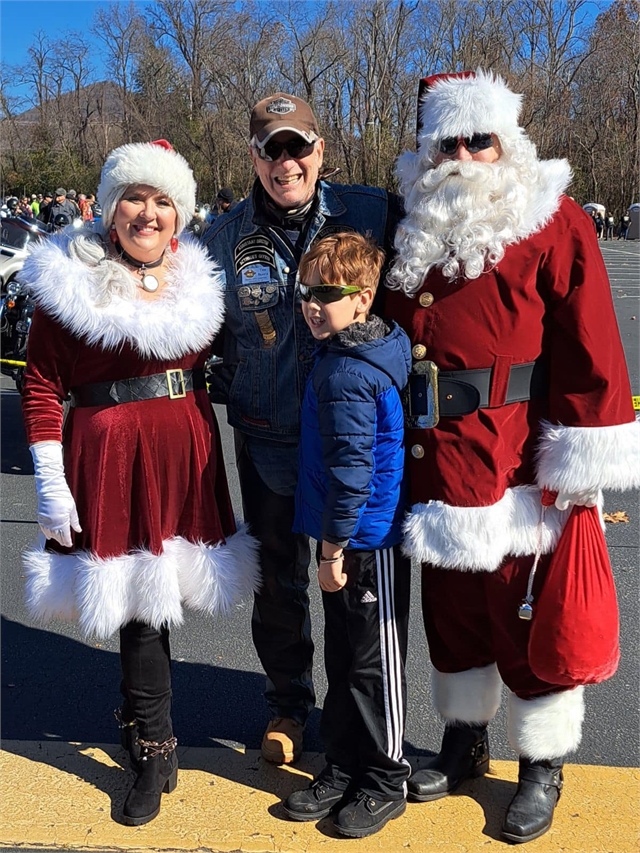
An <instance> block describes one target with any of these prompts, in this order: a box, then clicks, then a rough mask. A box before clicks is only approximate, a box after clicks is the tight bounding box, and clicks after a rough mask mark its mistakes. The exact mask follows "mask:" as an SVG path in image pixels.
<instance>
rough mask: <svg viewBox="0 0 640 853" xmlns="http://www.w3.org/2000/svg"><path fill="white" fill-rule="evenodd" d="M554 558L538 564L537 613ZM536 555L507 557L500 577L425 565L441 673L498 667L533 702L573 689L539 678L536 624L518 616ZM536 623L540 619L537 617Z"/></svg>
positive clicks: (426, 609)
mask: <svg viewBox="0 0 640 853" xmlns="http://www.w3.org/2000/svg"><path fill="white" fill-rule="evenodd" d="M550 560H551V554H548V555H543V556H542V557H541V559H540V562H539V563H538V568H537V570H536V575H535V581H534V585H533V596H534V602H533V608H534V614H535V606H536V604H535V601H536V599H537V597H538V595H539V594H540V590H541V589H542V585H543V583H544V578H545V575H546V573H547V569H548V566H549V562H550ZM532 564H533V556H527V557H517V558H507V559H506V560H505V561H504V563H503V564H502V566H501V567H500V568H499V569H498V570H497V571H495V572H469V571H458V570H457V569H441V568H438V567H436V566H432V565H430V564H428V563H426V564H423V566H422V615H423V619H424V627H425V631H426V634H427V640H428V643H429V654H430V657H431V662H432V664H433V665H434V667H435V668H436V669H437V670H439V671H440V672H445V673H453V672H464V671H466V670H468V669H473V668H475V667H485V666H488V665H489V664H493V663H495V664H497V667H498V671H499V673H500V677H501V678H502V680H503V681H504V683H505V684H506V685H507V687H508V688H509V690H511V691H512V692H513V693H515V694H516V696H518V697H519V698H520V699H532V698H534V697H536V696H541V695H544V694H548V693H553V692H556V691H558V690H566V689H567V685H566V684H565V685H562V686H560V685H557V684H550V683H549V682H547V681H541V680H540V679H539V678H537V677H536V676H535V675H534V674H533V672H532V671H531V668H530V667H529V660H528V653H527V647H528V644H529V631H530V628H531V622H528V621H526V620H524V619H520V618H519V617H518V607H519V606H520V604H521V602H522V600H523V598H524V597H525V595H526V592H527V583H528V580H529V573H530V571H531V566H532ZM534 618H535V615H534Z"/></svg>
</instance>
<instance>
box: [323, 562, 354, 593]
mask: <svg viewBox="0 0 640 853" xmlns="http://www.w3.org/2000/svg"><path fill="white" fill-rule="evenodd" d="M343 567H344V557H338V558H337V560H336V562H333V563H325V562H322V561H321V562H320V565H319V566H318V583H319V584H320V589H323V590H324V591H325V592H338V591H339V590H341V589H342V587H343V586H344V585H345V584H346V582H347V576H346V575H345V573H344V572H343V571H342V569H343Z"/></svg>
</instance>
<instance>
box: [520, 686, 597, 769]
mask: <svg viewBox="0 0 640 853" xmlns="http://www.w3.org/2000/svg"><path fill="white" fill-rule="evenodd" d="M583 720H584V687H582V686H580V687H574V688H573V689H572V690H563V691H562V692H560V693H551V694H548V695H547V696H538V697H536V698H534V699H520V698H519V697H518V696H516V695H515V693H509V704H508V706H507V732H508V735H509V743H510V744H511V746H512V747H513V748H514V749H515V751H516V752H517V753H518V755H521V756H522V757H523V758H529V759H530V760H531V761H548V760H549V759H551V758H563V757H564V756H565V755H567V753H569V752H575V750H576V749H577V748H578V747H579V746H580V741H581V740H582V721H583Z"/></svg>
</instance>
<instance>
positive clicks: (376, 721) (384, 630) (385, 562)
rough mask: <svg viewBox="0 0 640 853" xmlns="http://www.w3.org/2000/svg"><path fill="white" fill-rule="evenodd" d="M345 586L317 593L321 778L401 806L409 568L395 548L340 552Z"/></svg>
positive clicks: (406, 771)
mask: <svg viewBox="0 0 640 853" xmlns="http://www.w3.org/2000/svg"><path fill="white" fill-rule="evenodd" d="M344 566H345V568H344V571H345V573H346V574H347V576H348V581H347V584H346V586H345V587H344V588H343V589H342V590H340V591H339V592H323V593H322V603H323V606H324V613H325V631H324V650H325V652H324V654H325V665H326V669H327V680H328V683H329V689H328V692H327V697H326V699H325V703H324V709H323V712H322V724H321V732H322V738H323V740H324V744H325V747H326V755H327V765H328V766H327V768H326V771H325V774H323V775H326V774H327V773H328V774H329V775H332V776H333V777H334V780H335V782H337V783H338V786H339V787H343V786H344V787H346V783H347V782H350V783H351V784H353V785H354V786H355V787H357V788H359V789H360V790H363V791H365V792H366V793H367V794H369V795H370V796H372V797H374V798H377V799H383V800H399V799H402V798H403V797H404V796H405V794H406V788H405V782H406V780H407V779H408V777H409V774H410V768H409V765H408V763H407V762H406V761H405V760H404V759H403V757H402V741H403V737H404V724H405V716H406V708H405V706H406V681H405V661H406V657H407V629H408V621H409V591H410V584H411V564H410V561H409V560H408V559H407V558H406V557H404V556H402V555H401V553H400V548H399V547H396V548H389V549H385V550H380V551H345V561H344Z"/></svg>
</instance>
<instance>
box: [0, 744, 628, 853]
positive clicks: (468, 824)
mask: <svg viewBox="0 0 640 853" xmlns="http://www.w3.org/2000/svg"><path fill="white" fill-rule="evenodd" d="M178 752H179V758H180V771H179V779H178V787H177V789H176V790H175V791H174V792H173V793H172V794H170V795H164V796H163V803H162V810H161V812H160V815H159V816H158V817H157V818H156V820H154V821H152V822H151V823H149V824H147V825H146V826H141V827H135V828H132V827H126V826H123V825H121V824H120V823H117V822H116V819H117V815H118V813H119V811H120V809H121V807H122V803H123V801H124V798H125V795H126V792H127V790H128V787H129V786H130V784H131V780H132V775H131V772H130V771H128V770H124V769H123V768H122V766H121V762H122V763H124V761H125V756H124V753H123V752H122V750H120V749H119V748H118V747H116V746H105V745H95V744H93V745H88V744H68V743H60V742H56V743H52V742H33V741H4V743H3V752H2V753H0V779H1V781H0V793H1V799H0V817H1V826H0V848H2V847H10V846H18V845H22V846H23V847H24V848H25V849H30V848H34V849H36V848H38V847H41V848H42V847H47V848H53V849H55V850H63V849H66V850H69V849H71V850H74V851H79V850H86V851H100V853H107V851H112V850H113V851H115V850H118V851H129V852H130V853H133V851H139V853H141V851H151V850H155V851H157V850H162V851H169V850H170V851H180V853H182V851H205V850H206V851H216V853H230V851H236V853H237V852H238V851H243V853H245V851H246V853H266V851H269V853H281V851H282V853H285V851H286V853H336V851H337V850H339V851H340V853H342V851H344V853H350V851H359V853H364V851H366V853H463V851H464V853H486V851H487V850H498V849H500V850H505V851H506V850H509V849H513V848H510V847H509V845H506V844H505V843H504V842H501V841H500V840H499V831H500V825H501V822H502V817H503V814H504V811H505V809H506V807H507V805H508V803H509V801H510V799H511V797H512V796H513V793H514V790H515V780H516V777H517V764H516V762H508V761H493V762H492V764H491V772H490V774H488V775H487V776H485V777H484V778H483V779H478V780H474V781H473V782H468V783H465V785H464V787H463V788H462V789H461V792H460V793H457V794H455V795H454V796H451V797H446V798H444V799H442V800H438V801H437V802H434V803H424V804H418V803H410V804H409V805H408V806H407V811H406V812H405V814H404V815H403V816H402V817H400V818H398V819H397V820H395V821H392V822H391V823H389V824H388V825H387V826H386V827H385V828H384V829H383V830H382V831H381V832H379V833H378V834H376V835H373V836H371V837H370V838H367V839H366V841H364V840H360V841H357V840H353V841H352V840H345V839H340V840H338V838H337V837H336V835H335V833H334V831H333V829H332V825H331V821H330V819H329V818H325V819H324V820H322V821H320V822H319V823H318V824H315V823H296V822H293V821H289V820H286V819H284V813H283V812H282V810H281V806H280V801H281V800H282V799H283V798H284V797H286V796H287V795H288V794H289V793H290V792H291V791H294V790H297V789H298V788H300V787H304V786H305V784H306V783H307V781H308V779H309V778H310V777H311V775H312V774H314V773H317V772H318V770H319V769H320V768H321V767H322V764H323V758H322V756H320V755H307V754H305V755H304V756H303V758H302V760H301V762H300V764H299V766H298V767H297V768H296V769H293V768H284V767H282V768H279V767H273V766H271V765H268V764H266V763H265V762H264V761H263V760H262V759H261V758H260V754H259V752H258V751H257V750H251V751H248V752H246V753H245V752H241V751H236V750H234V749H194V748H187V747H185V748H180V747H179V748H178ZM639 791H640V771H638V770H636V769H632V768H611V767H598V766H580V765H571V764H569V765H567V767H566V769H565V789H564V792H563V795H562V797H561V798H560V801H559V803H558V807H557V809H556V817H555V820H554V823H553V826H552V828H551V830H550V831H549V832H548V833H547V834H546V835H544V836H543V837H542V838H539V839H537V840H536V841H532V842H529V843H528V844H527V853H536V851H537V853H542V851H544V853H555V851H558V853H560V851H562V853H634V851H637V850H640V819H639V817H638V807H637V806H638V793H639ZM114 818H115V819H114Z"/></svg>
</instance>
